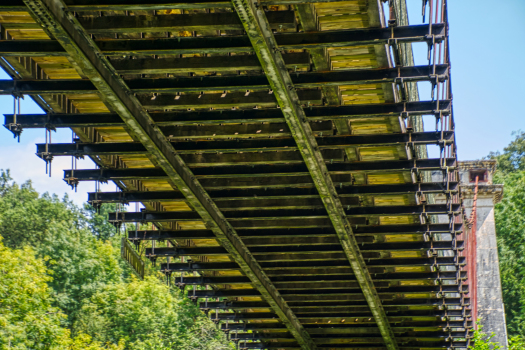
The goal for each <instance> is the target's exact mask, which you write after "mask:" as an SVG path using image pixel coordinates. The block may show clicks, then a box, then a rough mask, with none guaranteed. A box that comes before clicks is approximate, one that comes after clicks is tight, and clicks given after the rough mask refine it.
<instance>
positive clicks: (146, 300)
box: [0, 171, 231, 350]
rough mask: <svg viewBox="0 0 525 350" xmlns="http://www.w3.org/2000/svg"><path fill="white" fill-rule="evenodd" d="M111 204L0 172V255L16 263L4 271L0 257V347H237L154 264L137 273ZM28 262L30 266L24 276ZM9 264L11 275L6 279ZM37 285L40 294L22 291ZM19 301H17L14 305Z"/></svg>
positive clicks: (134, 349) (208, 349) (70, 349)
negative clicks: (142, 277)
mask: <svg viewBox="0 0 525 350" xmlns="http://www.w3.org/2000/svg"><path fill="white" fill-rule="evenodd" d="M113 210H114V206H111V205H108V206H102V208H101V211H100V213H97V212H96V211H95V210H94V209H93V208H92V207H90V206H84V207H83V208H79V207H77V206H76V205H74V204H73V203H72V202H70V201H69V200H68V199H67V197H65V198H64V199H62V200H59V199H58V197H57V196H56V195H53V196H51V195H48V194H44V195H42V196H39V194H38V193H37V192H36V191H35V190H34V189H33V188H32V186H31V183H30V182H27V183H25V184H23V185H21V186H19V185H17V184H16V183H15V182H14V181H13V180H12V179H11V178H10V176H9V172H8V171H5V172H4V171H0V234H1V236H0V238H1V237H5V246H3V245H2V249H4V250H5V251H7V252H9V254H11V255H8V254H7V255H5V254H3V250H2V251H0V254H2V259H3V258H5V259H7V260H6V261H11V260H13V261H11V262H10V265H9V266H8V267H9V268H7V267H6V268H4V269H3V270H2V268H1V267H2V265H1V263H0V309H2V310H0V328H1V329H0V336H1V340H0V350H4V349H20V350H22V349H32V350H33V349H34V350H39V349H46V350H47V349H50V350H51V349H53V350H54V349H57V350H58V349H67V350H81V349H82V350H84V349H88V350H99V349H111V350H123V349H127V350H128V349H129V350H150V349H151V350H153V349H155V350H164V349H166V350H167V349H181V350H182V349H184V350H221V349H231V345H230V344H229V343H228V341H227V340H226V339H225V336H224V334H223V333H222V332H221V331H220V330H218V329H216V327H215V325H214V324H213V323H212V322H211V321H210V320H209V319H207V318H206V317H205V316H204V315H203V314H202V313H201V312H200V310H199V309H198V308H197V307H196V306H195V305H193V304H192V303H191V302H190V301H189V300H188V299H187V298H183V296H182V294H181V292H180V291H179V290H178V289H175V290H172V289H170V288H169V287H167V286H166V285H165V284H164V283H162V282H161V280H160V279H159V278H157V277H153V275H154V274H155V273H159V272H158V269H153V268H149V271H150V272H151V273H152V276H150V277H148V278H147V279H146V281H139V280H138V279H136V278H134V277H133V275H132V273H131V270H130V268H129V267H128V266H127V265H126V263H125V262H124V261H123V260H122V259H121V258H120V256H119V255H120V254H119V253H120V249H119V243H120V242H119V237H118V235H117V234H116V230H115V228H114V227H113V226H112V225H111V224H110V223H109V222H108V220H107V212H108V211H113ZM13 254H14V255H13ZM13 256H16V257H17V259H19V260H20V259H22V260H23V259H29V260H28V261H29V262H30V263H21V262H20V261H16V259H14V258H13ZM31 266H33V267H32V269H33V270H34V273H33V274H31V273H29V274H28V273H27V271H26V270H31ZM3 271H8V272H6V273H8V274H9V276H10V277H9V278H7V279H2V277H3V275H1V274H2V273H3ZM19 275H20V276H22V277H20V278H21V279H20V280H17V279H16V278H18V277H19ZM4 282H5V285H4ZM35 283H36V284H37V285H38V288H37V289H36V290H35V291H26V289H24V285H26V284H27V285H30V286H31V288H33V287H35ZM16 288H20V290H18V289H16ZM35 288H36V287H35ZM37 291H38V293H37ZM24 292H26V294H24ZM4 294H5V295H4ZM13 295H19V296H21V297H20V298H19V299H16V298H15V297H14V296H13ZM4 296H5V298H4ZM4 299H5V300H4ZM39 300H44V301H45V302H42V301H39ZM14 301H17V302H18V303H19V305H18V304H17V306H16V307H14V306H12V305H11V304H13V302H14ZM10 303H11V304H10ZM26 304H27V305H26ZM4 306H5V307H4ZM21 307H25V308H28V309H31V312H30V313H25V314H24V312H22V311H20V310H21ZM4 309H5V310H4ZM16 315H25V316H27V317H26V318H21V319H18V318H17V316H16ZM4 326H6V327H4ZM32 327H33V328H32ZM4 328H5V329H4ZM2 332H3V333H2ZM24 332H25V333H24ZM70 333H72V334H74V336H75V337H74V338H71V336H70ZM16 337H18V338H16ZM4 340H5V342H7V343H5V342H4ZM37 342H38V343H37ZM4 343H5V344H7V345H6V347H3V346H4ZM15 343H16V346H15ZM9 346H10V347H9Z"/></svg>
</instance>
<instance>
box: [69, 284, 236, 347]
mask: <svg viewBox="0 0 525 350" xmlns="http://www.w3.org/2000/svg"><path fill="white" fill-rule="evenodd" d="M74 329H75V331H78V332H83V333H87V334H94V335H95V339H96V340H98V341H100V342H107V341H110V342H115V341H116V340H118V339H125V340H126V343H127V344H128V346H129V347H130V348H132V349H137V350H142V349H185V350H186V349H202V350H204V349H206V350H207V349H214V350H220V349H229V347H228V346H226V345H225V344H226V341H225V339H224V334H223V333H222V332H221V331H218V330H216V328H215V326H214V325H213V324H212V323H211V322H209V320H208V319H206V318H205V316H204V315H203V314H202V313H201V312H200V311H199V309H198V308H197V307H196V306H195V305H193V304H192V303H191V302H189V300H188V299H187V298H183V296H182V293H181V292H180V291H179V290H177V289H176V290H172V289H170V288H169V287H167V286H166V285H163V284H160V283H159V281H158V279H156V278H154V277H147V278H146V279H145V281H139V280H137V279H133V280H132V281H131V282H129V283H117V284H111V285H107V286H106V287H104V288H102V289H101V290H99V291H98V292H97V293H95V294H94V295H93V296H92V297H91V299H90V300H89V301H87V302H85V303H84V305H83V307H82V310H81V312H80V314H79V317H78V318H77V321H76V322H75V324H74Z"/></svg>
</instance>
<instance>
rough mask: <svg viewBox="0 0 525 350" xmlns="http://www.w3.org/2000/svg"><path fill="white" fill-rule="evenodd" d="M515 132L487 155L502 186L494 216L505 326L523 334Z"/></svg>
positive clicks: (522, 140)
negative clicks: (511, 138) (492, 161)
mask: <svg viewBox="0 0 525 350" xmlns="http://www.w3.org/2000/svg"><path fill="white" fill-rule="evenodd" d="M515 135H516V137H515V139H514V140H513V141H512V142H511V143H510V144H509V145H508V146H507V147H505V149H504V151H503V153H499V152H498V153H491V154H490V155H489V157H491V158H493V159H496V160H497V165H498V167H497V171H496V174H495V176H494V182H495V183H503V184H504V185H505V195H504V198H503V200H502V201H501V202H500V203H498V204H497V205H496V206H495V219H496V232H497V239H498V253H499V259H500V272H501V283H502V290H503V301H504V303H505V310H506V321H507V328H508V332H509V335H510V336H517V335H519V336H525V214H524V213H525V133H524V132H517V133H515Z"/></svg>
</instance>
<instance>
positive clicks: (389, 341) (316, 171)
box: [232, 0, 398, 350]
mask: <svg viewBox="0 0 525 350" xmlns="http://www.w3.org/2000/svg"><path fill="white" fill-rule="evenodd" d="M232 3H233V5H234V8H235V10H236V11H237V13H238V15H239V17H240V19H241V22H242V23H243V25H244V29H245V31H246V33H247V34H248V37H249V38H250V41H251V43H252V45H253V47H254V49H255V52H256V54H257V56H258V58H259V61H260V62H261V65H262V67H263V69H264V72H265V73H266V77H267V78H268V81H269V82H270V85H271V86H272V89H273V91H274V93H275V96H276V98H277V101H278V103H279V106H280V107H281V110H282V112H283V115H284V117H285V120H286V123H287V124H288V126H289V128H290V130H291V133H292V136H293V137H294V139H295V141H296V143H297V146H298V148H299V150H300V152H301V154H302V156H303V159H304V161H305V163H306V165H307V167H308V170H309V172H310V174H311V176H312V178H313V180H314V183H315V186H316V187H317V190H318V192H319V195H320V196H321V199H322V200H323V204H324V206H325V208H326V211H327V212H328V215H329V217H330V220H331V221H332V224H333V225H334V228H335V230H336V233H337V236H338V238H339V240H340V242H341V245H342V247H343V250H344V251H345V254H346V256H347V258H348V260H349V262H350V265H351V266H352V269H353V270H354V273H355V276H356V279H357V280H358V282H359V285H360V287H361V289H362V291H363V294H364V295H365V297H366V300H367V302H368V305H369V307H370V310H371V312H372V314H373V315H374V318H375V320H376V323H377V325H378V327H379V329H380V331H381V335H382V336H383V340H384V342H385V344H386V346H387V348H388V349H389V350H395V349H397V348H398V346H397V343H396V341H395V338H394V333H393V331H392V329H391V328H390V324H389V323H388V320H387V316H386V313H385V310H384V309H383V306H382V304H381V300H380V299H379V295H378V293H377V291H376V289H375V287H374V284H373V282H372V278H371V276H370V274H369V272H368V270H367V268H366V264H365V261H364V259H363V256H362V255H361V252H360V250H359V247H358V245H357V241H356V238H355V236H354V234H353V232H352V229H351V227H350V224H349V222H348V220H347V218H346V216H345V212H344V209H343V206H342V204H341V201H340V200H339V198H338V195H337V192H336V190H335V187H334V185H333V183H332V180H331V178H330V176H329V174H328V170H327V168H326V165H325V163H324V160H323V157H322V155H321V153H320V152H319V148H318V146H317V142H316V140H315V137H314V135H313V133H312V129H311V128H310V125H309V124H308V122H307V119H306V116H305V113H304V111H303V109H302V107H301V104H300V101H299V98H298V96H297V92H296V91H295V88H294V86H293V83H292V80H291V78H290V75H289V74H288V71H287V69H286V67H285V64H284V60H283V58H282V55H281V53H280V51H279V47H278V46H277V42H276V41H275V37H274V36H273V33H272V31H271V29H270V26H269V23H268V20H267V18H266V16H265V14H264V10H263V9H262V8H261V7H258V8H256V6H257V4H254V3H253V2H252V1H251V0H232Z"/></svg>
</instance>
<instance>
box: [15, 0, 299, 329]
mask: <svg viewBox="0 0 525 350" xmlns="http://www.w3.org/2000/svg"><path fill="white" fill-rule="evenodd" d="M24 3H25V4H26V5H27V7H28V9H29V10H30V12H31V13H32V15H33V16H34V17H35V19H36V20H37V22H39V23H40V24H41V26H42V27H43V28H45V29H46V30H47V31H49V32H50V33H51V34H52V35H53V36H54V37H55V38H56V40H57V41H58V42H60V44H61V45H62V46H63V47H64V49H65V50H66V51H67V53H68V54H69V56H70V58H71V59H73V60H74V61H75V62H76V64H78V65H79V67H80V68H81V69H82V71H83V73H84V74H85V75H86V76H87V77H89V79H90V80H91V82H92V83H93V84H94V85H95V86H96V88H97V89H98V91H99V92H100V93H101V96H102V98H103V99H104V101H105V102H106V103H107V104H108V105H110V106H111V108H113V110H114V111H116V112H117V113H118V114H119V115H120V117H121V118H122V119H123V120H124V122H125V123H126V126H127V129H128V130H129V131H130V133H131V134H132V135H133V136H134V137H135V139H136V140H139V141H140V142H141V143H142V144H144V146H145V147H146V148H147V149H148V151H149V152H150V155H151V156H152V157H153V159H155V161H156V162H157V163H158V165H159V166H160V167H161V168H162V169H163V171H164V172H165V173H166V175H167V176H168V179H169V182H170V184H171V185H172V187H173V188H177V189H179V190H180V191H181V192H182V193H183V194H184V195H185V197H186V200H187V201H188V203H190V205H191V206H192V208H193V209H194V211H195V212H196V213H197V214H198V215H199V217H200V218H201V219H202V220H203V221H204V223H205V225H206V226H207V227H208V228H209V229H211V230H212V231H213V232H214V233H215V237H216V239H217V240H218V241H219V243H220V244H221V245H222V246H223V247H224V248H225V249H227V250H228V252H229V254H231V256H232V257H233V259H234V260H235V262H237V263H238V264H239V266H240V267H241V269H242V270H243V271H244V273H245V275H246V276H247V277H249V278H250V280H251V281H252V283H253V285H254V287H255V288H256V289H257V290H258V291H259V292H260V294H261V295H262V296H263V297H264V299H265V300H266V301H267V302H268V303H269V304H270V305H271V307H272V309H273V310H274V312H275V313H276V315H277V316H278V318H279V319H280V320H281V322H283V324H284V325H285V326H286V328H287V329H288V330H289V331H290V333H291V334H293V335H294V336H296V337H297V339H303V337H304V334H307V333H306V332H305V331H304V328H303V326H302V325H301V324H300V322H299V320H298V319H297V317H296V316H295V315H294V313H293V312H292V311H291V309H290V308H289V307H288V305H287V303H286V301H285V300H284V299H283V298H282V297H281V295H280V294H279V292H278V291H277V289H276V288H275V287H274V286H273V284H272V282H271V281H270V279H269V278H268V276H266V274H265V273H264V272H263V270H262V269H261V267H260V266H259V264H258V263H257V261H256V260H255V258H254V257H253V255H252V254H251V253H250V252H249V250H248V248H247V247H246V246H245V245H244V243H243V242H242V240H241V239H240V238H239V237H238V235H237V234H236V232H235V230H234V229H233V227H232V226H231V225H230V224H229V223H228V221H227V220H226V219H225V218H224V215H222V213H221V212H220V211H219V209H218V208H217V206H215V204H214V203H213V201H212V200H211V198H210V197H209V195H208V194H207V193H206V191H205V190H204V188H203V187H202V186H201V185H200V184H199V182H198V180H197V179H196V178H195V176H194V175H193V174H192V172H191V170H190V169H189V168H188V166H187V165H186V164H185V163H184V161H183V160H182V159H181V158H180V156H179V155H177V154H176V152H175V150H174V149H173V147H172V145H171V144H170V143H169V142H168V140H167V139H166V138H165V137H164V136H163V135H162V133H161V132H159V130H158V127H157V126H155V125H154V122H153V120H152V119H151V117H150V116H149V115H148V113H147V112H146V111H145V110H144V109H143V108H142V106H140V104H139V103H138V101H137V99H136V97H134V96H133V94H132V93H131V91H130V90H129V88H128V87H127V86H126V85H125V83H124V82H123V80H122V79H121V78H120V77H119V75H118V74H117V73H116V72H115V71H114V70H113V69H112V68H111V65H110V64H109V62H108V60H107V59H106V58H105V57H104V55H103V54H102V53H101V52H100V51H99V49H98V47H97V46H96V44H95V43H94V42H93V40H92V39H91V37H90V36H89V35H88V34H87V33H86V32H85V31H84V30H83V28H82V26H81V25H80V24H79V23H78V21H77V19H76V18H75V16H74V14H73V13H71V12H67V11H66V8H67V6H66V4H65V3H64V2H63V1H61V0H24Z"/></svg>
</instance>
